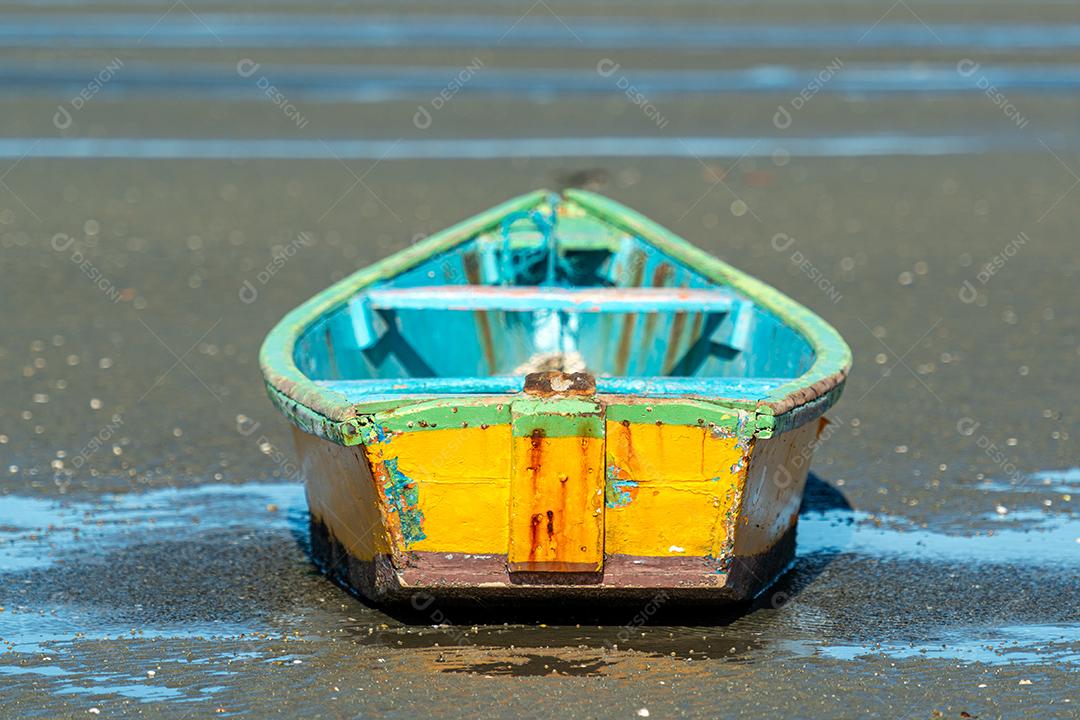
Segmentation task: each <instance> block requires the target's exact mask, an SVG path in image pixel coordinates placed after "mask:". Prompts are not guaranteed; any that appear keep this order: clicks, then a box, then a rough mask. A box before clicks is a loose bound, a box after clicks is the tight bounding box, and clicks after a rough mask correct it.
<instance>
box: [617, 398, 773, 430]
mask: <svg viewBox="0 0 1080 720" xmlns="http://www.w3.org/2000/svg"><path fill="white" fill-rule="evenodd" d="M607 419H608V420H609V421H611V422H630V423H637V424H647V425H654V424H661V425H690V426H706V425H710V426H716V427H719V428H723V429H724V430H726V431H729V432H730V433H731V434H732V436H734V437H739V438H748V437H753V436H754V435H755V434H756V433H757V430H758V426H757V424H756V421H757V419H758V415H757V414H756V413H755V412H753V410H750V411H746V410H740V409H738V408H734V407H724V406H722V405H717V404H715V403H711V402H706V401H699V400H679V401H674V402H665V403H660V402H649V401H646V400H641V401H637V402H630V403H626V404H614V405H608V407H607Z"/></svg>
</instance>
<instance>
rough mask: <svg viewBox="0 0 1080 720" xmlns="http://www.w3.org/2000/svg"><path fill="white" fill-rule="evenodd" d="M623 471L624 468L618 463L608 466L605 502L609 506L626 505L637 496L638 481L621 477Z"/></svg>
mask: <svg viewBox="0 0 1080 720" xmlns="http://www.w3.org/2000/svg"><path fill="white" fill-rule="evenodd" d="M622 472H623V471H622V469H621V468H620V467H619V466H617V465H614V464H611V465H608V466H607V483H606V484H605V485H604V502H605V503H606V504H607V506H608V507H609V508H621V507H626V506H627V505H629V504H630V503H632V502H633V501H634V498H635V497H636V496H637V488H638V484H637V482H636V481H634V480H628V479H626V478H623V477H621V475H622Z"/></svg>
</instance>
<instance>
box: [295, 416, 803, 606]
mask: <svg viewBox="0 0 1080 720" xmlns="http://www.w3.org/2000/svg"><path fill="white" fill-rule="evenodd" d="M451 414H456V413H451ZM608 414H609V415H612V414H614V415H615V416H616V418H617V417H618V415H619V413H618V412H615V413H610V412H609V413H608ZM409 422H412V423H413V430H412V431H406V432H395V431H394V430H393V429H392V428H386V429H383V428H380V429H379V431H378V432H377V433H375V434H374V435H373V436H371V441H370V442H369V443H368V444H362V445H353V446H343V445H339V444H336V443H333V442H329V441H327V440H324V439H322V438H319V437H316V436H314V435H310V434H308V433H305V432H303V431H300V430H295V431H294V437H295V441H296V447H297V452H298V455H299V458H300V466H301V468H302V472H303V475H304V479H305V483H306V492H307V497H308V504H309V508H310V513H311V538H312V551H313V554H314V556H315V559H316V561H317V562H318V563H319V565H320V566H321V568H322V569H323V570H324V572H326V573H327V574H329V575H331V576H333V577H334V578H335V579H337V580H338V581H339V582H341V583H342V584H344V585H345V586H346V587H348V588H349V589H351V590H352V591H354V592H355V593H357V594H359V595H361V596H363V597H365V598H367V599H368V600H371V601H374V602H379V603H410V602H411V603H412V604H414V605H416V604H417V603H422V604H426V603H429V602H431V599H432V598H441V599H447V600H466V601H467V600H483V599H500V598H501V599H506V598H518V599H528V598H536V599H543V598H551V597H559V598H567V599H590V598H593V599H596V598H604V599H605V601H614V602H617V601H621V600H624V601H636V600H643V601H644V600H648V599H652V598H655V597H656V596H657V594H658V593H663V595H664V597H665V598H670V599H673V600H686V601H709V602H739V601H744V600H748V599H750V598H752V597H753V596H755V595H756V594H758V593H759V592H761V591H762V590H763V589H765V588H766V587H768V586H769V585H770V584H771V583H772V582H774V581H775V579H776V578H778V577H779V576H780V575H781V574H783V572H784V571H785V570H786V569H787V568H788V567H789V565H790V564H791V562H792V561H793V559H794V551H795V528H796V523H797V519H798V510H799V505H800V502H801V498H802V493H803V489H804V486H805V482H806V476H807V470H808V468H809V464H810V462H809V461H810V457H811V454H812V452H813V450H814V446H815V444H816V440H817V436H818V431H819V427H820V424H819V423H820V422H821V421H819V420H818V419H811V420H809V421H808V422H806V423H804V424H803V425H801V426H799V427H795V428H790V429H788V430H786V431H784V432H781V433H778V434H774V435H773V436H772V437H769V438H756V437H739V436H738V434H737V433H735V432H731V431H727V430H726V429H725V428H723V427H721V426H719V425H716V424H714V423H709V422H705V423H702V424H697V423H694V424H691V425H678V424H666V423H663V422H654V423H643V422H623V421H621V420H618V419H615V420H611V419H610V418H608V419H607V420H606V422H605V425H604V428H603V429H604V432H603V434H602V435H603V436H602V437H601V438H599V439H598V440H599V442H600V443H601V446H602V448H601V449H602V452H603V458H604V465H605V466H606V467H605V468H604V475H603V478H602V481H601V482H602V490H603V500H604V502H603V503H602V506H601V508H600V512H599V513H596V514H595V515H593V517H596V518H598V523H597V527H598V528H599V531H600V535H601V538H600V542H601V543H602V546H601V548H600V553H599V554H600V559H599V562H598V563H596V566H595V567H593V566H581V567H570V568H568V567H559V568H555V567H551V566H548V565H544V564H543V561H542V560H541V561H539V563H538V564H537V566H536V570H535V571H533V570H531V569H530V567H529V565H528V564H525V565H522V564H521V563H518V562H515V557H514V555H513V552H514V549H513V545H514V534H515V532H517V530H515V528H514V525H513V518H512V514H513V513H512V508H513V507H514V505H515V495H514V494H515V492H524V493H525V494H526V495H528V497H527V498H526V499H528V500H529V501H530V502H536V501H537V500H536V497H535V496H536V495H537V492H536V488H533V487H530V488H527V489H525V490H521V489H520V488H519V487H518V485H516V484H515V477H514V462H515V460H514V456H515V453H514V447H513V440H514V435H513V425H512V424H510V425H498V424H490V425H486V426H485V427H450V428H442V429H440V428H438V423H437V422H435V423H434V424H435V425H436V427H435V428H432V427H430V425H431V424H433V423H430V422H426V421H425V425H428V427H422V426H421V425H420V424H419V423H418V422H417V421H415V420H412V421H405V424H406V425H407V424H408V423H409ZM736 424H737V423H736ZM594 450H595V449H586V450H585V451H584V452H585V453H588V452H593V451H594ZM566 459H567V458H566V454H565V452H562V453H561V454H560V455H558V456H557V457H553V458H552V461H553V462H556V461H562V462H563V464H564V465H565V462H566ZM529 462H530V463H531V462H532V460H531V459H530V461H529ZM543 462H545V458H540V459H539V462H538V463H537V464H541V463H543ZM590 462H591V461H590ZM586 464H588V463H586ZM529 469H530V472H531V471H532V468H529ZM584 475H585V474H582V477H584ZM580 479H581V478H577V480H579V481H580ZM540 495H541V498H540V500H539V502H541V503H542V502H543V501H544V499H543V497H542V492H541V493H540ZM571 506H572V511H573V512H578V508H575V507H573V504H572V503H571ZM579 514H580V513H579ZM555 517H556V523H555V524H556V526H557V527H556V528H555V536H554V538H553V541H554V543H555V544H565V542H566V541H567V540H568V538H567V535H570V536H572V537H573V538H574V539H573V542H575V543H576V542H578V540H577V539H576V538H578V537H579V536H580V533H578V534H575V533H574V532H573V530H572V529H571V530H569V531H568V530H567V526H572V525H573V524H574V523H573V522H571V520H575V519H576V520H582V521H583V522H584V524H585V525H587V526H589V527H591V523H589V522H588V521H589V520H591V518H589V517H586V518H566V519H565V521H564V522H558V517H559V516H558V514H556V515H555ZM542 525H543V523H541V526H542ZM542 531H543V527H541V535H543V532H542ZM539 544H540V545H544V539H543V538H541V542H540V543H539ZM555 570H558V571H555Z"/></svg>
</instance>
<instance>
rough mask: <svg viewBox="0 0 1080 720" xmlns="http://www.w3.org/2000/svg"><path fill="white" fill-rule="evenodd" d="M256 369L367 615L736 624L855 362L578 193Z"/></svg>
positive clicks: (772, 558) (774, 567) (455, 238)
mask: <svg viewBox="0 0 1080 720" xmlns="http://www.w3.org/2000/svg"><path fill="white" fill-rule="evenodd" d="M261 363H262V369H263V373H264V375H265V379H266V384H267V387H268V389H269V393H270V397H271V398H272V400H273V401H274V403H275V404H276V405H277V407H278V408H279V409H280V410H281V411H282V412H283V413H284V414H285V415H286V417H288V418H289V420H291V421H292V423H293V425H294V426H295V429H294V435H295V439H296V447H297V452H298V454H299V458H300V467H301V469H302V473H303V476H304V478H305V482H306V492H307V499H308V504H309V507H310V511H311V534H312V546H313V551H314V554H315V556H316V559H317V561H318V562H319V563H320V564H321V565H322V567H323V568H324V570H325V571H327V572H329V573H331V574H333V575H334V576H336V577H337V578H338V579H339V580H340V581H342V582H343V583H345V584H346V585H347V586H348V587H350V588H352V589H354V590H355V591H357V592H359V593H361V594H363V595H364V596H366V597H367V598H369V599H371V600H374V601H403V600H407V599H409V598H410V597H413V598H414V602H415V598H416V597H419V595H417V593H423V594H424V595H423V597H428V596H433V597H447V598H459V599H466V600H468V599H473V598H477V599H482V598H500V597H501V598H527V597H541V598H542V597H549V596H554V597H579V598H603V599H605V600H606V599H611V600H612V601H615V600H630V599H634V598H655V597H657V595H658V593H663V596H664V597H666V598H672V599H676V598H682V599H688V600H744V599H747V598H750V597H752V596H754V595H755V594H756V593H758V592H760V591H761V590H763V589H764V588H765V587H767V586H768V585H769V584H770V583H771V582H772V581H773V580H774V579H776V578H777V577H779V575H781V574H782V573H783V572H784V571H785V570H786V568H787V567H788V566H789V564H790V563H791V562H792V560H793V557H794V542H795V525H796V520H797V517H798V509H799V504H800V500H801V496H802V492H803V487H804V483H805V480H806V475H807V468H808V465H809V462H808V460H809V457H810V454H811V453H812V451H813V449H814V445H815V441H816V438H817V435H818V432H819V426H820V425H819V423H821V422H823V420H822V419H821V418H822V414H823V413H824V412H825V410H826V409H827V408H829V407H830V406H831V405H832V404H833V403H834V402H836V399H837V397H838V396H839V395H840V392H841V389H842V387H843V384H844V379H845V377H846V374H847V371H848V368H849V365H850V351H849V350H848V347H847V345H845V343H844V341H843V340H842V339H841V338H840V336H839V335H838V334H837V332H836V331H835V330H833V328H832V327H830V326H829V325H828V324H827V323H825V322H824V321H823V320H822V319H821V318H819V317H818V316H817V315H815V314H813V313H812V312H810V311H809V310H807V309H806V308H805V307H802V306H801V305H799V304H797V303H795V302H794V301H792V300H790V299H789V298H787V297H785V296H784V295H782V294H781V293H779V292H777V291H776V290H774V289H772V288H770V287H769V286H767V285H765V284H763V283H761V282H759V281H758V280H755V279H753V278H751V277H749V276H747V275H745V274H743V273H741V272H739V271H738V270H736V269H735V268H733V267H731V266H729V265H727V264H725V263H723V262H721V261H720V260H717V259H716V258H714V257H712V256H710V255H708V254H706V253H705V252H703V251H701V250H699V249H697V248H695V247H694V246H692V245H690V244H688V243H687V242H685V241H683V240H681V239H679V238H678V237H675V236H674V235H673V234H672V233H671V232H669V231H667V230H665V229H664V228H662V227H659V226H658V225H656V224H655V223H653V222H651V221H650V220H648V219H647V218H645V217H643V216H641V215H639V214H638V213H636V212H634V211H632V210H630V209H628V208H626V207H623V206H621V205H619V204H617V203H615V202H613V201H611V200H608V199H606V198H603V197H600V196H598V195H594V194H591V193H588V192H583V191H575V190H567V191H566V192H565V193H563V194H562V195H554V194H550V193H547V192H542V191H541V192H535V193H532V194H529V195H524V196H522V197H519V198H516V199H514V200H510V201H509V202H506V203H504V204H502V205H499V206H497V207H495V208H493V209H491V210H489V211H487V212H484V213H481V214H480V215H477V216H475V217H473V218H470V219H468V220H466V221H464V222H462V223H460V224H458V225H456V226H454V227H451V228H450V229H448V230H445V231H443V232H440V233H438V234H436V235H433V236H431V237H429V238H428V239H426V240H425V241H423V242H421V243H420V244H418V245H415V246H412V247H410V248H408V249H406V250H403V251H401V252H399V253H397V254H395V255H393V256H391V257H389V258H386V259H385V260H383V261H381V262H379V263H377V264H375V265H372V266H371V267H368V268H365V269H363V270H360V271H359V272H357V273H355V274H353V275H352V276H350V277H348V278H346V279H345V280H343V281H341V282H339V283H337V284H336V285H334V286H333V287H331V288H329V289H327V290H326V291H324V292H322V293H320V294H319V295H317V296H315V297H314V298H312V299H311V300H309V301H307V302H306V303H304V304H303V305H301V306H300V307H298V308H297V309H295V310H294V311H292V312H291V313H289V314H288V315H287V316H286V317H285V318H284V319H283V320H282V321H281V322H280V323H279V324H278V325H277V327H275V328H274V329H273V331H272V332H271V333H270V335H269V336H268V337H267V339H266V342H265V344H264V345H263V348H262V354H261ZM425 602H426V601H425Z"/></svg>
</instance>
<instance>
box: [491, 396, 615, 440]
mask: <svg viewBox="0 0 1080 720" xmlns="http://www.w3.org/2000/svg"><path fill="white" fill-rule="evenodd" d="M512 409H513V417H514V420H513V433H514V437H530V436H531V435H532V434H533V433H534V432H536V431H537V430H539V431H541V432H542V433H543V435H544V437H548V438H553V437H592V438H602V437H604V430H605V427H604V406H603V405H601V404H600V403H598V402H594V401H590V400H581V399H579V398H551V399H534V398H527V399H523V400H515V401H514V404H513V406H512Z"/></svg>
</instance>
